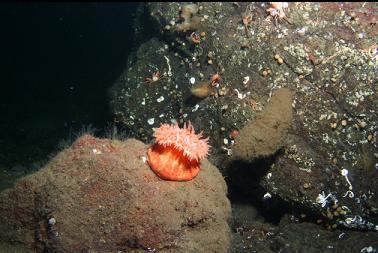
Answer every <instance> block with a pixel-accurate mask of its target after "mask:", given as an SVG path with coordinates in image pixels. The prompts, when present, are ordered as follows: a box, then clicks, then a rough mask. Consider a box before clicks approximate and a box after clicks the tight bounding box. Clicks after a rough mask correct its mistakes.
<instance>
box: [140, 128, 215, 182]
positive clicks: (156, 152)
mask: <svg viewBox="0 0 378 253" xmlns="http://www.w3.org/2000/svg"><path fill="white" fill-rule="evenodd" d="M154 136H155V138H156V143H155V144H154V145H153V146H152V147H150V148H149V149H148V151H147V155H148V160H147V161H148V164H149V165H150V167H151V169H152V170H153V171H154V172H155V173H156V174H157V175H158V176H159V177H160V178H162V179H165V180H172V181H189V180H191V179H193V178H194V177H195V176H197V174H198V173H199V171H200V160H201V159H202V158H204V157H206V155H207V154H208V152H209V145H208V143H207V142H208V139H201V138H202V133H199V134H195V132H194V128H193V126H192V125H191V124H190V123H188V124H187V125H185V126H184V128H179V127H178V125H177V124H176V125H168V124H163V125H161V126H160V127H159V128H157V129H156V130H155V133H154Z"/></svg>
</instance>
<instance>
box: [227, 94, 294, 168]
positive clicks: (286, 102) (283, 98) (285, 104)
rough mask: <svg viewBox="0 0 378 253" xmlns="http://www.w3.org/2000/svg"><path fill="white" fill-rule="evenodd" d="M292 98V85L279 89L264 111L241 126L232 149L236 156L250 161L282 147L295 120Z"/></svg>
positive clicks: (237, 158)
mask: <svg viewBox="0 0 378 253" xmlns="http://www.w3.org/2000/svg"><path fill="white" fill-rule="evenodd" d="M291 102H292V92H291V91H290V90H289V89H287V88H282V89H280V90H278V91H277V92H276V93H275V94H274V96H273V97H272V100H271V101H270V103H269V104H268V105H267V106H266V108H265V110H264V111H263V112H262V114H261V115H260V116H259V117H257V118H256V119H255V120H251V121H250V122H249V123H248V124H247V125H246V126H245V127H243V128H242V129H241V130H240V132H239V135H238V136H237V137H236V138H235V146H233V149H232V154H233V156H234V159H236V160H242V161H245V162H250V161H253V160H254V159H256V158H263V157H267V156H271V155H273V154H274V153H275V152H276V151H277V150H278V149H279V148H281V147H282V145H283V143H284V141H285V139H286V136H287V133H288V129H289V128H290V126H291V124H292V123H291V121H292V119H293V115H292V108H291Z"/></svg>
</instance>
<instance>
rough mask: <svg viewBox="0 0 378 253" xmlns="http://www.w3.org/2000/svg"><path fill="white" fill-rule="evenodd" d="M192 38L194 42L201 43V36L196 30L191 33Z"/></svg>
mask: <svg viewBox="0 0 378 253" xmlns="http://www.w3.org/2000/svg"><path fill="white" fill-rule="evenodd" d="M190 38H191V40H192V42H193V43H194V44H199V43H201V37H200V36H199V35H198V34H197V33H195V32H192V33H191V34H190Z"/></svg>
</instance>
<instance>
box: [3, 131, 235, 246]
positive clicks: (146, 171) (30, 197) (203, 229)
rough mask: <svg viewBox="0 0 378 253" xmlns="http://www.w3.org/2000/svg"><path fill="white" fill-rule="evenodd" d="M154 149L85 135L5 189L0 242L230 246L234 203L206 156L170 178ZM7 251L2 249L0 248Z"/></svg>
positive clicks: (27, 244)
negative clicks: (164, 176) (149, 158)
mask: <svg viewBox="0 0 378 253" xmlns="http://www.w3.org/2000/svg"><path fill="white" fill-rule="evenodd" d="M146 150H147V147H146V145H145V144H143V143H142V142H140V141H138V140H135V139H129V140H127V141H125V142H121V141H116V140H108V139H97V138H94V137H92V136H90V135H84V136H82V137H81V138H79V139H78V140H76V141H75V142H74V143H73V145H72V146H71V147H70V148H68V149H66V150H63V151H62V152H61V153H59V154H58V155H57V156H56V157H55V158H54V159H53V160H52V161H51V162H50V163H49V164H47V165H46V167H44V168H43V169H41V170H40V171H38V172H36V173H35V174H32V175H29V176H27V177H25V178H23V179H21V180H19V181H18V182H17V184H16V185H15V186H14V188H12V189H8V190H5V191H3V192H2V193H1V194H0V224H1V229H0V242H2V243H0V245H3V244H4V243H7V244H8V246H7V247H9V244H12V245H16V246H23V247H24V248H25V249H29V250H33V252H145V251H146V250H149V251H155V250H158V251H159V252H227V250H228V248H229V244H230V237H229V232H230V231H229V227H228V225H227V219H228V217H229V215H230V211H231V210H230V203H229V201H228V199H227V198H226V193H227V187H226V184H225V182H224V180H223V177H222V176H221V174H220V173H219V172H218V170H217V169H216V168H215V167H214V166H213V165H211V164H210V163H209V162H208V161H207V160H203V162H202V163H201V171H200V173H199V175H198V176H197V177H196V178H195V179H194V180H192V181H188V182H171V181H163V180H161V179H160V178H159V177H157V176H156V175H155V174H154V172H153V171H152V170H151V169H150V168H149V167H148V165H147V163H146ZM0 250H1V249H0Z"/></svg>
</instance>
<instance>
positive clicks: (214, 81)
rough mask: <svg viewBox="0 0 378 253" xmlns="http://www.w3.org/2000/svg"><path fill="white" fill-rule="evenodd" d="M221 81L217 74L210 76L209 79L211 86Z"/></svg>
mask: <svg viewBox="0 0 378 253" xmlns="http://www.w3.org/2000/svg"><path fill="white" fill-rule="evenodd" d="M221 80H222V78H221V76H220V75H219V74H218V73H217V74H214V75H212V76H211V78H210V81H211V85H213V86H214V85H215V84H217V83H219V82H220V81H221Z"/></svg>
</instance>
